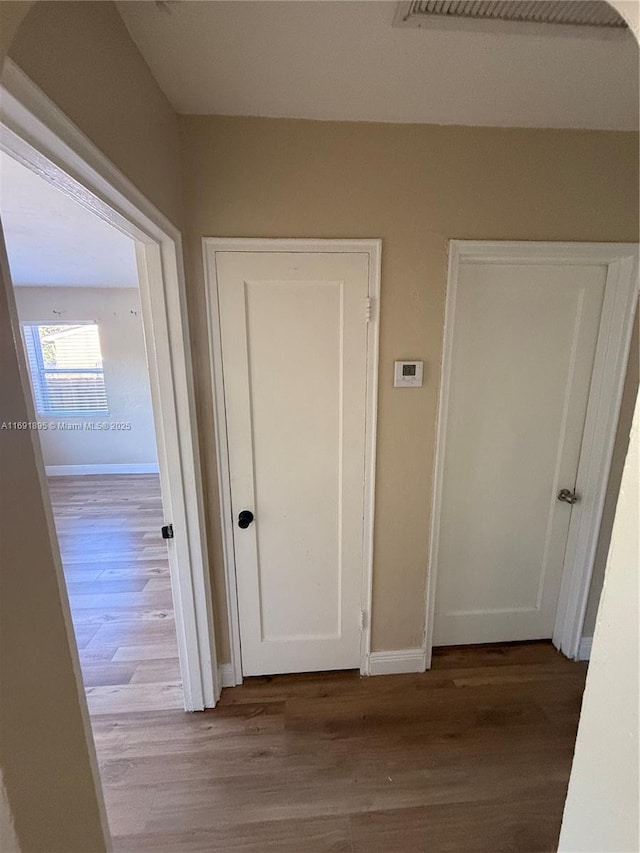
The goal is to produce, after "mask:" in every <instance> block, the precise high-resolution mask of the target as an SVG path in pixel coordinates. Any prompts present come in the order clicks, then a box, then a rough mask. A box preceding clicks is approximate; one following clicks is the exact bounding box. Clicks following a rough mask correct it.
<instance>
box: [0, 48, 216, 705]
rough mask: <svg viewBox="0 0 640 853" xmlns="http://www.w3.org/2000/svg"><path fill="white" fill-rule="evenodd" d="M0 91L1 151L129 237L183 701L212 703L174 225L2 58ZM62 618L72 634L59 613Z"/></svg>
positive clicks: (204, 566)
mask: <svg viewBox="0 0 640 853" xmlns="http://www.w3.org/2000/svg"><path fill="white" fill-rule="evenodd" d="M0 95H1V98H0V147H1V148H2V150H3V151H5V152H6V153H8V154H10V155H11V156H12V157H14V158H15V159H16V160H18V161H19V162H21V163H22V164H23V165H25V166H27V167H28V168H29V169H31V170H32V171H34V172H35V173H36V174H39V175H41V176H42V177H43V178H44V179H45V180H47V181H48V182H49V183H51V184H52V185H54V186H56V187H57V189H59V190H60V191H61V192H63V193H64V194H65V195H68V196H69V197H71V198H72V199H74V200H75V201H76V202H78V203H79V204H81V205H82V206H84V207H86V208H87V209H88V210H91V211H92V213H94V214H95V215H96V216H98V217H100V218H101V219H104V220H105V221H106V222H108V223H109V224H110V225H112V226H113V227H115V228H118V229H119V230H120V231H122V232H124V233H125V234H127V235H128V236H130V237H131V238H132V239H134V240H135V241H136V244H137V246H136V256H137V261H138V272H139V277H140V298H141V303H142V318H143V327H144V331H145V344H146V349H147V361H148V365H149V378H150V383H151V395H152V402H153V411H154V424H155V429H156V440H157V443H158V462H159V467H160V477H161V483H162V500H163V509H164V511H165V513H166V521H167V522H172V523H173V527H174V531H175V537H174V539H172V540H169V542H168V556H169V565H170V573H171V587H172V596H173V600H174V611H175V619H176V634H177V642H178V654H179V660H180V672H181V679H182V688H183V693H184V703H185V709H186V710H188V711H197V710H203V709H204V708H209V707H214V706H215V704H216V700H217V698H218V696H219V694H220V685H219V683H218V671H217V664H216V649H215V643H214V627H213V614H212V609H211V590H210V580H209V568H208V567H209V560H208V555H207V546H206V541H205V536H204V507H203V499H202V483H201V478H200V461H199V452H198V442H197V440H196V432H195V399H194V393H193V381H192V372H191V351H190V346H189V338H188V330H187V322H186V303H185V293H184V270H183V260H182V241H181V235H180V232H179V231H178V230H177V228H176V227H175V226H174V225H173V224H172V223H171V222H169V221H168V220H167V218H166V217H165V216H164V215H163V214H162V213H161V212H160V211H159V210H157V209H156V208H155V207H154V205H153V204H151V203H150V202H149V201H148V200H147V199H146V197H145V196H143V195H142V193H140V191H139V190H138V189H137V188H136V187H134V186H133V184H132V183H131V182H130V181H129V180H128V178H126V176H125V175H123V174H122V173H121V172H120V171H119V170H118V169H117V168H116V167H115V166H114V165H113V164H112V163H111V162H110V161H109V160H108V159H107V158H106V157H105V155H104V154H103V153H102V152H101V151H99V150H98V148H96V146H95V145H94V144H93V143H92V142H91V141H90V140H89V139H87V137H86V136H84V134H83V133H82V132H81V131H80V130H78V128H77V127H76V126H75V125H74V124H73V123H72V122H71V121H70V120H69V119H68V118H67V117H66V116H65V115H64V113H62V112H61V111H60V109H59V108H58V107H57V106H56V105H55V104H54V103H53V102H52V101H50V100H49V98H47V96H46V95H44V93H43V92H42V91H41V90H40V89H39V88H38V87H37V86H36V85H35V84H34V83H33V82H32V81H31V80H30V79H29V78H28V77H27V76H26V75H25V74H24V73H23V72H22V71H21V70H20V69H19V68H18V67H17V66H16V65H15V64H14V63H12V62H11V60H9V59H7V60H6V61H5V64H4V68H3V72H2V80H1V81H0ZM11 299H12V301H13V297H11ZM18 329H19V327H18V325H17V319H16V333H17V334H19V331H18ZM19 357H20V358H21V359H24V354H23V353H22V351H21V352H20V353H19ZM25 370H26V367H25ZM29 405H31V401H29ZM40 464H42V460H41V459H40ZM41 474H42V487H43V499H44V501H45V504H46V505H47V506H49V496H48V490H47V488H46V480H45V477H44V468H43V467H42V471H41ZM49 520H50V528H51V533H52V541H55V528H54V526H53V521H52V516H51V515H50V519H49ZM60 571H61V569H60ZM60 577H61V583H62V584H64V580H63V578H62V576H60ZM65 619H66V621H67V630H68V634H69V636H70V637H73V625H72V623H71V617H70V613H69V612H68V611H67V613H66V615H65ZM77 673H78V678H79V680H80V681H81V678H80V671H79V669H78V670H77Z"/></svg>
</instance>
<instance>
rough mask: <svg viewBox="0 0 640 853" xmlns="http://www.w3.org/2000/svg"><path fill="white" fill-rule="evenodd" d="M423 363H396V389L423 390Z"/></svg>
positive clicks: (394, 374)
mask: <svg viewBox="0 0 640 853" xmlns="http://www.w3.org/2000/svg"><path fill="white" fill-rule="evenodd" d="M423 372H424V362H423V361H396V363H395V368H394V371H393V387H394V388H422V374H423Z"/></svg>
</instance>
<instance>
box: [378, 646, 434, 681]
mask: <svg viewBox="0 0 640 853" xmlns="http://www.w3.org/2000/svg"><path fill="white" fill-rule="evenodd" d="M424 670H425V659H424V649H422V648H421V649H397V650H396V651H392V652H371V654H370V655H369V675H393V674H394V673H399V672H424Z"/></svg>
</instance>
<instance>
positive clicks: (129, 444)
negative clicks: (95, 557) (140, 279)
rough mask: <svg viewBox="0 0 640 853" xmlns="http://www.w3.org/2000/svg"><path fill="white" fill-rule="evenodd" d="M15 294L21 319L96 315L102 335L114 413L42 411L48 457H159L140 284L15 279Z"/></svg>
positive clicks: (102, 460) (116, 461) (151, 461)
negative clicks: (23, 283)
mask: <svg viewBox="0 0 640 853" xmlns="http://www.w3.org/2000/svg"><path fill="white" fill-rule="evenodd" d="M15 298H16V305H17V309H18V317H19V318H20V321H21V322H22V323H52V324H56V323H75V322H83V321H84V322H86V321H88V320H91V321H93V322H95V323H97V325H98V334H99V336H100V348H101V350H102V363H103V367H104V381H105V386H106V392H107V404H108V407H109V413H108V414H106V415H94V416H84V417H73V418H69V417H64V416H61V417H52V416H49V415H40V416H39V420H40V421H42V422H43V423H46V424H47V425H48V426H49V427H50V428H49V429H47V430H42V431H40V433H39V435H40V442H41V445H42V455H43V457H44V462H45V465H47V466H92V465H107V466H109V465H117V466H123V465H129V466H132V470H135V466H153V465H155V464H157V458H158V457H157V452H156V438H155V431H154V426H153V409H152V404H151V389H150V385H149V371H148V368H147V360H146V354H145V348H144V332H143V329H142V314H141V308H140V294H139V291H138V289H137V288H135V287H16V288H15ZM68 423H71V424H72V425H74V426H79V427H83V426H85V425H87V426H91V425H93V424H96V423H100V424H109V426H110V428H109V429H100V430H96V429H79V430H77V431H76V430H68V429H59V428H57V427H59V426H60V424H65V425H66V424H68ZM119 470H120V468H119ZM69 473H73V472H72V471H70V472H69Z"/></svg>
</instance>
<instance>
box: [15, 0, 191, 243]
mask: <svg viewBox="0 0 640 853" xmlns="http://www.w3.org/2000/svg"><path fill="white" fill-rule="evenodd" d="M9 56H10V57H11V59H12V60H13V61H14V62H15V63H16V64H17V65H18V66H19V67H20V68H21V69H22V71H24V73H25V74H27V76H28V77H30V78H31V79H32V80H33V82H34V83H36V84H37V85H38V86H39V87H40V88H41V89H42V91H43V92H44V93H45V94H46V95H48V97H49V98H51V100H52V101H53V102H54V103H55V104H56V105H57V106H58V107H59V108H60V109H61V110H62V111H63V112H64V113H65V115H66V116H67V117H68V118H70V119H71V120H72V121H73V122H74V123H75V124H76V125H77V126H78V127H79V128H80V130H82V131H83V132H84V133H85V134H86V135H87V136H88V137H89V139H90V140H91V141H92V142H93V143H94V144H95V145H97V146H98V148H100V150H101V151H102V152H103V153H104V154H106V156H107V157H109V159H110V160H112V162H113V163H114V164H115V165H116V166H117V167H118V168H119V169H120V170H121V171H122V172H123V173H124V174H125V175H126V176H127V177H128V178H129V179H130V180H131V181H132V182H133V183H134V184H135V185H136V186H137V187H138V188H139V189H140V191H141V192H142V193H143V194H144V195H145V196H146V197H147V198H148V199H149V200H150V201H152V202H153V203H154V204H155V205H156V207H158V208H159V209H160V210H161V211H162V212H163V213H164V214H165V215H166V216H167V217H168V218H169V219H170V220H171V221H172V222H173V223H174V225H177V226H178V227H180V224H181V219H182V185H181V180H180V169H179V160H178V125H177V117H176V114H175V112H174V110H173V108H172V107H171V104H170V103H169V101H168V100H167V98H166V96H165V95H164V93H163V92H162V90H161V89H160V87H159V86H158V84H157V83H156V81H155V79H154V77H153V76H152V74H151V71H150V70H149V67H148V66H147V64H146V62H145V61H144V59H143V58H142V56H141V54H140V52H139V51H138V48H137V47H136V45H135V44H134V42H133V40H132V39H131V37H130V35H129V32H128V30H127V28H126V27H125V25H124V23H123V21H122V18H121V17H120V15H119V13H118V10H117V9H116V7H115V5H114V4H113V3H111V2H105V0H95V2H82V0H76V2H73V1H72V2H63V0H56V2H55V3H51V2H38V3H36V4H35V5H34V6H33V8H32V9H31V11H30V12H29V14H28V15H27V16H26V18H25V20H24V21H23V23H22V25H21V26H20V28H19V30H18V32H17V35H16V37H15V38H14V40H13V42H12V44H11V46H10V48H9Z"/></svg>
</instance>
